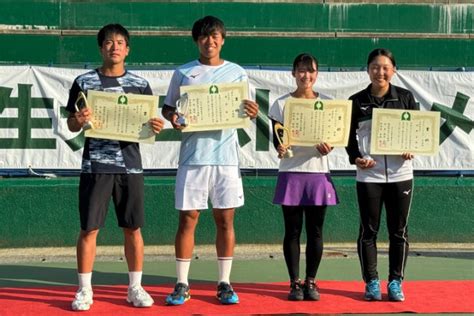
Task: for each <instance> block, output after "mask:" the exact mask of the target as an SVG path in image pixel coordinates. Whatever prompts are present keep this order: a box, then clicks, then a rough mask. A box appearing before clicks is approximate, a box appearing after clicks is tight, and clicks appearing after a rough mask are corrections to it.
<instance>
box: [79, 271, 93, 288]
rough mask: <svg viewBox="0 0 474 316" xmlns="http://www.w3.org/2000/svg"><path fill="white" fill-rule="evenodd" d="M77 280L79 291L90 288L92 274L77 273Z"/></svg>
mask: <svg viewBox="0 0 474 316" xmlns="http://www.w3.org/2000/svg"><path fill="white" fill-rule="evenodd" d="M77 278H78V279H79V289H82V288H92V272H89V273H78V274H77Z"/></svg>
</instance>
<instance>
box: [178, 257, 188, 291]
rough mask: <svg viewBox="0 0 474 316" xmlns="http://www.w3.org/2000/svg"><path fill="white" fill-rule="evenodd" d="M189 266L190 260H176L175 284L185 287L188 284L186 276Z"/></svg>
mask: <svg viewBox="0 0 474 316" xmlns="http://www.w3.org/2000/svg"><path fill="white" fill-rule="evenodd" d="M190 266H191V259H182V258H176V276H177V277H178V280H177V281H176V283H184V284H186V285H188V284H189V282H188V274H189V267H190Z"/></svg>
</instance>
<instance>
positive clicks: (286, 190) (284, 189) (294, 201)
mask: <svg viewBox="0 0 474 316" xmlns="http://www.w3.org/2000/svg"><path fill="white" fill-rule="evenodd" d="M273 203H275V204H280V205H288V206H298V205H336V204H338V203H339V199H338V197H337V193H336V189H335V187H334V184H333V183H332V180H331V175H330V174H329V173H306V172H279V173H278V180H277V185H276V189H275V197H274V198H273Z"/></svg>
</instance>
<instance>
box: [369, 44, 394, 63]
mask: <svg viewBox="0 0 474 316" xmlns="http://www.w3.org/2000/svg"><path fill="white" fill-rule="evenodd" d="M378 56H385V57H387V58H388V59H390V61H391V62H392V65H393V67H396V66H397V63H396V62H395V57H394V56H393V54H392V52H391V51H389V50H388V49H386V48H376V49H374V50H373V51H371V52H370V54H369V57H368V58H367V67H369V65H370V63H371V62H372V61H373V60H374V59H375V58H377V57H378Z"/></svg>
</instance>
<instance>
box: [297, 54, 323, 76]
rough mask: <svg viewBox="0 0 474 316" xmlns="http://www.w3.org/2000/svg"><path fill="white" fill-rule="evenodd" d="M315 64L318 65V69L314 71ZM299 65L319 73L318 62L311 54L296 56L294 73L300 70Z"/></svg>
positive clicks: (317, 66)
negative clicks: (297, 69)
mask: <svg viewBox="0 0 474 316" xmlns="http://www.w3.org/2000/svg"><path fill="white" fill-rule="evenodd" d="M313 63H314V64H315V65H316V69H314V67H313ZM299 65H302V66H304V67H306V68H307V69H309V70H310V71H318V68H319V64H318V60H317V59H316V57H314V56H313V55H311V54H309V53H302V54H299V55H298V56H296V58H295V60H294V61H293V72H295V71H296V68H298V66H299Z"/></svg>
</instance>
